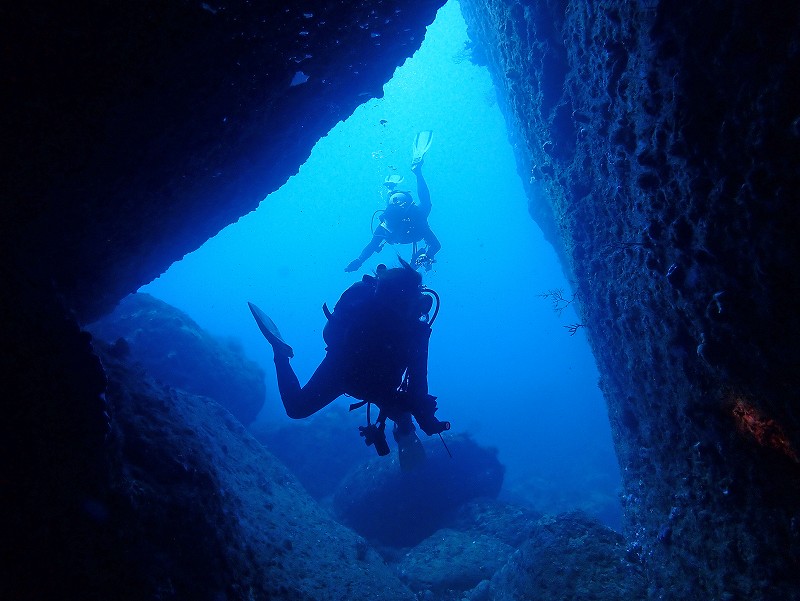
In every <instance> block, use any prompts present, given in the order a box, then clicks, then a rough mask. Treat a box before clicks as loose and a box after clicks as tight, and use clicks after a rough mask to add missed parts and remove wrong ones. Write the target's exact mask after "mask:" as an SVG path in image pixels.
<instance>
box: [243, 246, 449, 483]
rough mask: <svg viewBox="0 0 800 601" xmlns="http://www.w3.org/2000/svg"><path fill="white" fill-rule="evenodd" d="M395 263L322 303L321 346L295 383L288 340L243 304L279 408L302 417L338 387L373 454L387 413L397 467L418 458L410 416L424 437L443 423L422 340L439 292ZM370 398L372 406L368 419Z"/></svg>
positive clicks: (382, 448)
mask: <svg viewBox="0 0 800 601" xmlns="http://www.w3.org/2000/svg"><path fill="white" fill-rule="evenodd" d="M398 259H399V257H398ZM400 263H401V266H400V267H395V268H392V269H388V268H387V267H386V266H385V265H379V266H378V268H377V270H376V272H375V276H371V275H364V276H363V277H362V279H361V281H360V282H357V283H355V284H353V285H352V286H350V287H349V288H348V289H347V290H345V291H344V293H343V294H342V296H341V297H340V298H339V300H338V301H337V303H336V305H335V306H334V308H333V311H332V312H331V311H330V310H329V309H328V307H327V305H324V304H323V306H322V309H323V311H324V313H325V316H326V317H327V319H328V321H327V323H326V324H325V328H324V330H323V333H322V336H323V339H324V340H325V343H326V345H327V346H326V351H327V353H326V355H325V358H324V359H323V360H322V363H320V365H319V367H317V369H316V370H315V371H314V374H313V375H312V376H311V378H310V379H309V381H308V382H307V383H306V385H305V386H302V387H301V386H300V382H299V381H298V379H297V376H296V375H295V373H294V370H293V369H292V366H291V365H290V363H289V359H290V358H291V357H293V356H294V351H293V350H292V347H291V346H289V345H288V344H287V343H286V342H285V341H284V340H283V338H282V337H281V335H280V332H279V331H278V328H277V327H276V326H275V324H274V323H273V322H272V320H271V319H270V318H269V317H267V315H266V314H265V313H264V312H263V311H261V310H260V309H259V308H258V307H256V306H255V305H254V304H253V303H248V305H249V306H250V310H251V312H252V313H253V317H255V320H256V323H257V324H258V327H259V329H260V330H261V332H262V333H263V334H264V337H265V338H266V339H267V341H268V342H269V343H270V344H271V345H272V349H273V353H274V361H275V371H276V374H277V380H278V390H279V392H280V395H281V400H282V401H283V405H284V408H285V409H286V414H287V415H288V416H289V417H291V418H293V419H302V418H305V417H308V416H310V415H312V414H314V413H316V412H317V411H319V410H320V409H322V408H323V407H325V406H327V405H328V404H330V403H331V402H332V401H334V400H335V399H336V398H338V397H339V396H341V395H343V394H346V395H349V396H352V397H354V398H356V399H359V400H360V401H361V402H359V403H355V404H353V405H351V406H350V409H351V410H353V409H357V408H359V407H362V406H364V405H366V406H367V425H366V426H362V427H359V431H360V432H361V436H363V437H364V441H365V443H366V444H367V446H370V445H374V446H375V449H376V451H377V452H378V455H381V456H383V455H387V454H388V453H389V446H388V445H387V443H386V434H385V431H384V430H385V427H386V420H387V419H390V420H392V421H393V422H394V424H395V425H394V428H393V434H394V439H395V441H396V442H397V445H398V448H399V451H400V467H401V469H403V470H409V469H412V468H413V467H415V466H416V465H418V464H419V463H420V462H421V461H422V460H424V458H425V451H424V448H423V446H422V443H421V442H420V440H419V438H418V437H417V434H416V429H415V427H414V424H413V422H412V420H411V417H412V416H413V417H414V419H415V420H416V422H417V424H418V425H419V427H420V428H421V429H422V430H423V431H424V432H425V433H426V434H428V435H429V436H432V435H434V434H441V432H443V431H445V430H449V429H450V424H449V422H442V421H439V420H438V419H437V418H436V417H435V416H434V413H435V412H436V410H437V407H436V397H434V396H431V395H430V394H428V342H429V340H430V335H431V325H432V324H433V321H434V320H435V319H436V315H437V313H438V311H439V297H438V295H437V294H436V293H435V292H433V291H432V290H429V289H427V288H424V287H423V286H422V276H421V275H420V274H419V273H417V271H416V270H415V269H414V268H413V267H411V265H410V264H409V263H407V262H406V261H403V259H400ZM434 298H435V299H436V309H435V311H434V312H433V316H431V315H430V312H431V309H432V308H433V299H434ZM371 404H374V405H375V406H376V407H377V408H378V410H379V415H378V418H377V420H376V421H375V422H374V423H372V421H371V416H370V405H371Z"/></svg>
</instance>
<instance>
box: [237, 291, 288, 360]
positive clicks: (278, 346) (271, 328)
mask: <svg viewBox="0 0 800 601" xmlns="http://www.w3.org/2000/svg"><path fill="white" fill-rule="evenodd" d="M247 306H248V307H250V312H251V313H252V314H253V317H255V320H256V324H257V325H258V329H259V330H261V333H262V334H264V338H266V339H267V342H269V343H270V344H271V345H272V350H273V351H275V355H276V356H282V357H288V358H290V359H291V358H292V357H294V351H293V350H292V347H291V346H289V345H288V344H286V342H285V341H284V340H283V338H281V333H280V332H279V331H278V326H276V325H275V324H274V323H273V321H272V320H271V319H270V318H269V317H268V316H267V314H266V313H264V312H263V311H262V310H261V309H259V308H258V307H256V306H255V305H254V304H253V303H250V302H248V303H247Z"/></svg>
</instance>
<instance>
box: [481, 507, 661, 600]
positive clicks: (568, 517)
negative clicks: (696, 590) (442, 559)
mask: <svg viewBox="0 0 800 601" xmlns="http://www.w3.org/2000/svg"><path fill="white" fill-rule="evenodd" d="M646 590H647V587H646V585H645V580H644V574H643V572H642V570H641V567H640V566H638V565H636V564H632V563H629V562H628V561H627V560H626V552H625V541H624V539H623V537H622V535H621V534H619V533H617V532H615V531H614V530H611V529H610V528H607V527H606V526H603V525H602V524H601V523H600V522H598V521H597V520H595V519H593V518H590V517H588V516H587V515H586V514H584V513H582V512H577V511H576V512H571V513H566V514H561V515H558V516H545V517H543V518H542V519H541V520H539V521H538V522H537V524H536V527H535V529H534V530H533V532H531V534H530V536H529V538H528V540H527V541H526V542H525V543H524V544H523V545H522V546H521V547H520V548H519V550H518V551H517V552H516V553H514V554H513V555H511V557H510V559H509V561H508V563H506V565H505V566H503V568H502V569H500V570H499V571H498V572H497V573H496V574H495V575H494V577H493V578H492V579H491V581H490V582H489V583H488V585H487V584H485V583H482V584H481V585H479V586H478V587H476V588H475V590H474V591H473V592H472V593H470V595H469V596H468V597H467V598H468V599H469V600H470V601H482V600H483V599H492V600H493V601H522V600H523V599H536V600H537V601H562V600H563V599H587V600H588V599H592V600H594V601H606V600H607V601H612V600H613V601H638V600H640V599H645V598H646V596H647V595H646Z"/></svg>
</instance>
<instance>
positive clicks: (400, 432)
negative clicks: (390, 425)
mask: <svg viewBox="0 0 800 601" xmlns="http://www.w3.org/2000/svg"><path fill="white" fill-rule="evenodd" d="M392 434H393V436H394V440H395V442H396V443H397V450H398V452H399V453H400V469H401V470H403V471H404V472H407V471H410V470H412V469H414V468H415V467H417V466H419V465H420V464H421V463H422V462H423V461H425V447H423V446H422V441H421V440H420V439H419V437H418V436H417V433H416V428H414V423H413V422H412V421H411V414H410V413H407V412H404V413H401V414H400V415H399V416H398V418H397V421H395V422H394V429H393V430H392Z"/></svg>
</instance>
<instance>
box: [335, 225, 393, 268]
mask: <svg viewBox="0 0 800 601" xmlns="http://www.w3.org/2000/svg"><path fill="white" fill-rule="evenodd" d="M384 239H385V238H384V237H383V236H378V235H377V234H375V235H373V236H372V240H370V241H369V244H367V245H366V246H365V247H364V250H362V251H361V254H360V255H358V258H357V259H354V260H353V261H350V263H349V264H348V265H347V267H345V268H344V270H345V271H348V272H349V271H355V270H356V269H359V268H360V267H361V265H363V264H364V261H366V260H367V259H369V258H370V257H371V256H372V255H373V254H374V253H376V252H378V249H380V247H381V243H382V242H383V241H384Z"/></svg>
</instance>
